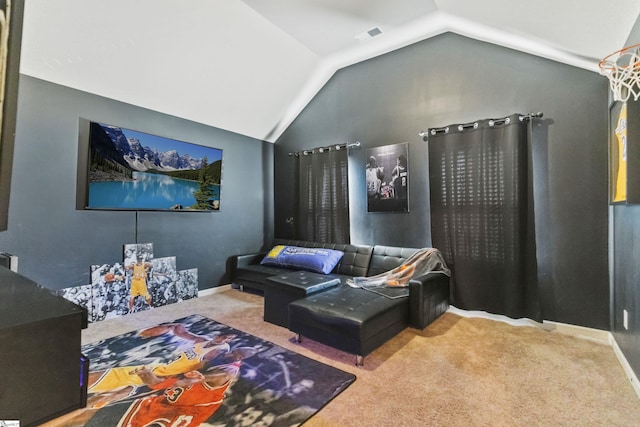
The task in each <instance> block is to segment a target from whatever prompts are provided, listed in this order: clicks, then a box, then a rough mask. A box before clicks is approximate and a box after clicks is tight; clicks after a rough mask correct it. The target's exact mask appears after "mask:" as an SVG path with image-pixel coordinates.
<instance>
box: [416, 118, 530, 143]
mask: <svg viewBox="0 0 640 427" xmlns="http://www.w3.org/2000/svg"><path fill="white" fill-rule="evenodd" d="M540 117H542V113H541V112H537V113H528V114H520V116H519V117H518V119H519V120H520V121H521V122H522V121H524V120H531V119H534V118H540ZM510 120H511V119H510V117H503V118H501V119H490V120H489V126H495V125H504V124H509V121H510ZM453 126H455V125H453ZM457 127H458V131H460V132H462V131H463V130H465V129H469V128H474V129H475V128H477V127H478V122H477V121H475V122H470V123H462V124H459V125H457ZM449 129H450V126H445V127H442V128H431V129H430V130H429V131H426V130H423V131H420V133H419V135H420V136H421V137H423V138H426V137H427V136H428V135H429V132H431V135H436V134H438V133H442V132H445V133H447V132H449Z"/></svg>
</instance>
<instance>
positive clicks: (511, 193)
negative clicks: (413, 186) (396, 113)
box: [428, 114, 542, 321]
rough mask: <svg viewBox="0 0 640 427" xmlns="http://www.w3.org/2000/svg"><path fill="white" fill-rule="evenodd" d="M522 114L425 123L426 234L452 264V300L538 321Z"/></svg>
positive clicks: (526, 121) (525, 128)
mask: <svg viewBox="0 0 640 427" xmlns="http://www.w3.org/2000/svg"><path fill="white" fill-rule="evenodd" d="M521 117H522V116H520V115H518V114H515V115H512V116H510V117H507V118H504V119H499V120H480V121H478V122H475V123H468V124H464V125H452V126H449V127H447V128H440V129H430V130H429V134H428V144H429V180H430V192H431V227H432V231H431V234H432V239H433V246H434V247H436V248H439V249H440V250H441V251H442V252H443V254H444V257H445V260H446V261H447V263H449V264H450V267H451V268H452V271H453V286H452V289H451V303H452V304H453V305H454V306H456V307H458V308H461V309H465V310H482V311H487V312H490V313H495V314H502V315H506V316H509V317H512V318H522V317H528V318H531V319H534V320H538V321H541V320H542V318H541V312H540V304H539V301H538V292H537V273H536V257H535V237H534V236H535V233H534V223H533V199H532V179H531V176H532V172H531V164H530V163H531V162H530V155H529V153H530V145H529V144H530V141H529V139H530V138H529V135H530V132H529V130H528V125H529V119H521Z"/></svg>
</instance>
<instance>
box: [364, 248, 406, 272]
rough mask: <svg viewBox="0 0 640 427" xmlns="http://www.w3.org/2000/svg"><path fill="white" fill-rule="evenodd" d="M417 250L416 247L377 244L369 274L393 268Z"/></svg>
mask: <svg viewBox="0 0 640 427" xmlns="http://www.w3.org/2000/svg"><path fill="white" fill-rule="evenodd" d="M417 251H418V249H415V248H401V247H396V246H382V245H376V246H374V247H373V254H372V255H371V263H370V264H369V270H368V271H367V276H375V275H377V274H382V273H386V272H387V271H389V270H393V269H394V268H396V267H397V266H399V265H400V264H402V263H403V262H404V261H405V260H406V259H407V258H409V257H410V256H411V255H413V254H414V253H416V252H417Z"/></svg>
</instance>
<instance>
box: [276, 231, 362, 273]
mask: <svg viewBox="0 0 640 427" xmlns="http://www.w3.org/2000/svg"><path fill="white" fill-rule="evenodd" d="M274 243H275V244H276V245H289V246H300V247H304V248H326V249H335V250H337V251H341V252H344V256H343V257H342V259H341V260H340V262H339V263H338V265H337V266H336V267H335V268H334V269H333V273H337V274H341V275H345V276H352V277H355V276H366V275H367V271H368V270H369V262H370V261H371V254H372V253H373V246H370V245H352V244H348V243H319V242H310V241H306V240H288V239H276V240H275V242H274Z"/></svg>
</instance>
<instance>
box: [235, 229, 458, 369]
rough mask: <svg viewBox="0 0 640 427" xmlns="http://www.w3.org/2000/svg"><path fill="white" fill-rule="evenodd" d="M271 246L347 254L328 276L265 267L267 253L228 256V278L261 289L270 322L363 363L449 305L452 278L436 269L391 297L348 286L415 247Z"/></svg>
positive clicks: (390, 264)
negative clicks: (403, 333)
mask: <svg viewBox="0 0 640 427" xmlns="http://www.w3.org/2000/svg"><path fill="white" fill-rule="evenodd" d="M274 245H289V246H298V247H305V248H326V249H335V250H340V251H342V252H344V256H343V257H342V259H341V261H340V262H339V263H338V265H336V267H335V268H334V269H333V271H331V273H329V274H327V275H319V274H316V273H306V272H300V271H298V272H296V271H295V270H292V269H291V268H286V267H281V266H268V265H261V264H260V261H261V260H262V259H263V258H264V256H265V254H266V253H256V254H247V255H237V256H234V257H232V258H231V259H230V260H229V261H230V262H229V268H230V273H229V274H230V277H231V281H232V283H233V284H234V285H236V286H239V287H240V288H241V289H244V288H251V289H255V290H259V291H262V292H264V295H265V320H267V321H271V322H272V323H276V324H279V325H280V326H284V327H288V328H289V330H291V331H292V332H294V333H295V334H296V336H297V338H298V339H301V337H307V338H310V339H312V340H315V341H318V342H320V343H322V344H325V345H329V346H332V347H334V348H337V349H339V350H342V351H345V352H348V353H352V354H355V355H356V364H358V365H362V363H363V359H364V356H366V355H367V354H369V353H371V352H372V351H373V350H375V349H376V348H377V347H379V346H380V345H382V344H384V343H385V342H386V341H387V340H389V339H390V338H392V337H393V336H395V335H396V334H398V333H399V332H400V331H402V330H403V329H404V328H406V327H407V326H411V327H413V328H417V329H423V328H425V327H426V326H427V325H429V324H430V323H431V322H433V321H434V320H435V319H437V318H438V317H439V316H440V315H441V314H442V313H444V312H445V311H446V310H447V308H448V307H449V277H448V276H447V275H446V274H444V273H442V272H433V273H429V274H426V275H424V276H422V277H417V278H413V279H412V280H411V281H410V282H409V287H408V292H407V288H392V289H387V291H388V292H382V293H387V294H388V295H383V294H382V293H378V292H374V291H372V290H366V289H362V288H353V287H351V286H349V285H347V280H348V279H350V278H352V277H362V276H373V275H377V274H380V273H384V272H386V271H389V270H391V269H393V268H395V267H397V266H399V265H400V264H402V262H403V261H405V260H406V259H407V258H408V257H410V256H411V255H413V254H414V253H415V252H416V251H417V250H418V249H416V248H403V247H394V246H382V245H375V246H369V245H351V244H338V243H336V244H333V243H317V242H307V241H298V240H283V239H276V241H275V242H274Z"/></svg>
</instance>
